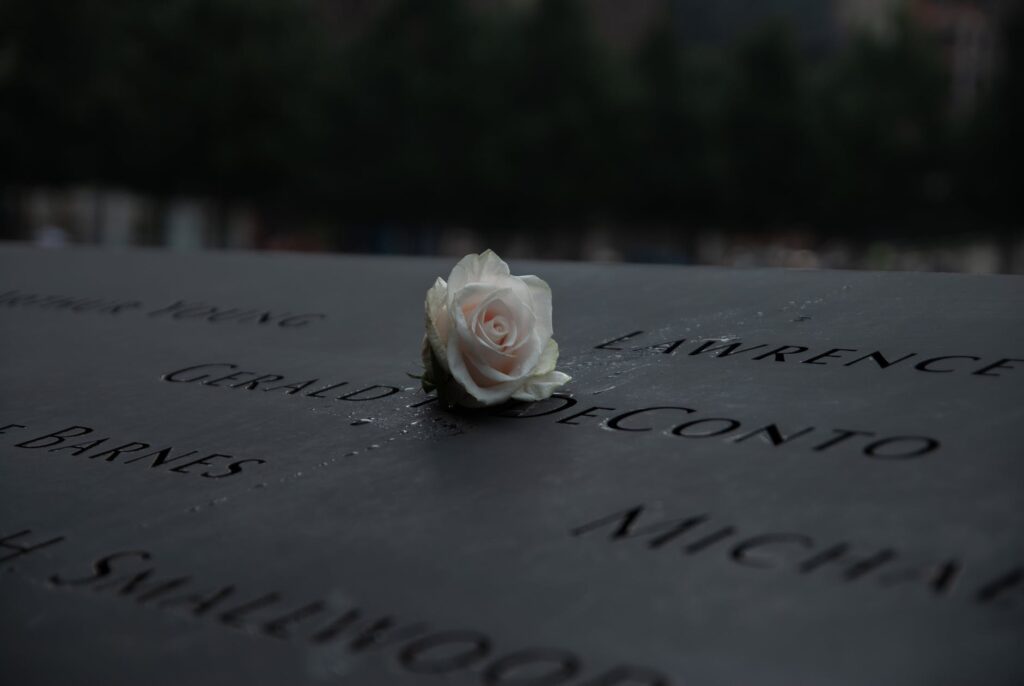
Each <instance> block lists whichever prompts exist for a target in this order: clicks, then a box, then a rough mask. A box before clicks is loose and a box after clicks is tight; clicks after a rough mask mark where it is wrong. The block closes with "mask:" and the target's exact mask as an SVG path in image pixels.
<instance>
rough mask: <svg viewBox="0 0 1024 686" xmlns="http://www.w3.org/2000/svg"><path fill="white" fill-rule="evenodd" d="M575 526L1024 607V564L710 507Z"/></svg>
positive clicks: (601, 536)
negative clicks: (968, 560) (930, 555)
mask: <svg viewBox="0 0 1024 686" xmlns="http://www.w3.org/2000/svg"><path fill="white" fill-rule="evenodd" d="M569 533H570V534H571V535H572V536H574V537H586V538H587V539H589V540H604V541H607V542H611V543H619V544H627V543H629V544H632V547H633V549H634V550H635V551H637V552H638V553H639V552H640V551H644V550H646V551H648V552H650V551H661V552H662V554H675V555H677V556H678V557H679V559H680V560H681V561H684V560H689V559H691V558H695V557H699V558H700V559H701V560H702V561H704V563H705V564H706V563H707V562H708V561H709V560H712V559H715V560H718V561H719V562H723V563H731V564H733V565H736V566H738V567H742V568H746V569H754V570H761V571H776V572H789V573H791V574H798V575H801V576H809V575H814V576H815V577H821V576H825V575H831V577H832V578H833V579H836V580H838V581H840V582H843V583H852V582H855V581H857V582H860V583H866V584H869V585H872V586H874V587H876V588H901V589H903V590H904V591H907V590H912V589H917V590H918V591H923V592H925V593H927V594H928V595H930V596H932V597H934V598H944V597H948V596H952V595H959V596H961V597H964V598H965V599H967V600H970V601H972V602H974V603H977V604H979V605H984V606H992V607H1002V608H1004V609H1017V610H1020V609H1024V603H1022V602H1021V601H1022V600H1024V597H1022V591H1024V565H1018V566H1016V567H1014V568H1011V569H1004V570H1001V571H998V572H997V573H993V572H989V571H980V570H978V569H973V570H972V569H969V567H968V565H966V564H965V563H964V562H963V561H962V559H960V558H959V557H958V556H947V557H940V558H937V559H931V560H920V559H911V558H910V557H909V556H907V555H906V554H904V553H901V552H900V551H898V550H896V549H895V548H892V547H887V546H877V545H874V546H872V545H869V544H865V543H856V544H855V543H853V542H850V541H822V540H820V538H819V537H818V536H815V535H812V534H810V533H807V532H805V531H791V530H790V531H763V530H762V531H754V532H751V531H750V530H749V529H748V528H747V527H745V526H744V527H740V526H738V525H736V524H735V523H733V522H728V521H723V520H721V519H720V518H718V517H713V516H712V515H711V514H709V513H696V514H692V513H691V514H687V515H685V516H683V517H670V518H658V517H657V516H656V515H652V514H651V513H650V512H648V508H647V507H645V506H644V505H637V506H635V507H629V508H626V509H624V510H620V511H617V512H612V513H610V514H603V515H601V516H599V517H597V518H596V519H593V520H590V521H586V522H580V523H578V524H577V525H575V526H573V527H572V528H571V529H570V531H569Z"/></svg>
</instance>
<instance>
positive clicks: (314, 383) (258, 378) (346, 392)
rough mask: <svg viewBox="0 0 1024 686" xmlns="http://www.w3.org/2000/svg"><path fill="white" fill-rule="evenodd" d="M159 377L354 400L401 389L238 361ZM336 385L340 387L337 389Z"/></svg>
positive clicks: (361, 399)
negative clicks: (272, 370)
mask: <svg viewBox="0 0 1024 686" xmlns="http://www.w3.org/2000/svg"><path fill="white" fill-rule="evenodd" d="M160 378H161V379H163V380H164V381H169V382H171V383H198V384H202V385H203V386H211V387H213V388H223V389H228V390H230V389H236V390H238V389H241V390H245V391H265V392H268V393H279V394H281V395H299V396H302V397H305V398H321V399H324V400H349V401H353V402H365V401H368V400H380V399H381V398H386V397H388V396H390V395H394V394H395V393H399V392H400V391H401V390H402V389H400V388H398V387H397V386H388V385H384V384H373V385H370V386H361V387H359V388H352V387H351V386H350V385H349V382H348V381H322V380H320V379H319V378H313V379H295V378H288V377H286V376H285V375H284V374H263V373H260V372H250V371H245V370H242V369H239V366H238V365H237V364H231V363H230V362H213V363H206V364H197V365H194V366H191V367H185V368H184V369H177V370H175V371H172V372H167V373H166V374H164V375H162V376H161V377H160ZM338 389H343V390H342V391H341V392H340V393H339V392H338Z"/></svg>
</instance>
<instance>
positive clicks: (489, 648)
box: [0, 529, 672, 686]
mask: <svg viewBox="0 0 1024 686" xmlns="http://www.w3.org/2000/svg"><path fill="white" fill-rule="evenodd" d="M64 540H65V537H63V536H56V537H50V536H39V535H37V534H33V533H32V531H31V530H30V529H23V530H21V531H19V532H17V533H15V534H13V535H9V536H6V537H3V538H0V563H9V562H11V561H13V560H15V559H18V558H21V557H24V556H26V555H30V554H32V553H34V552H36V551H38V550H43V549H46V548H48V547H50V546H53V545H57V544H59V543H60V542H62V541H64ZM153 559H154V555H153V554H152V553H150V552H149V551H147V550H144V549H138V548H132V549H126V550H118V551H114V552H110V553H107V554H104V555H100V556H99V557H97V558H96V559H94V560H92V561H91V563H90V564H88V565H83V569H78V570H71V571H60V572H57V573H54V574H51V575H49V576H47V577H45V578H46V580H47V582H48V583H49V584H50V585H51V586H52V587H53V588H57V589H69V590H81V591H91V592H95V593H103V594H109V595H110V596H112V597H114V598H119V599H121V600H123V601H127V602H132V603H135V604H137V605H142V606H145V607H148V608H151V609H153V610H155V611H161V612H169V613H175V614H176V615H179V616H185V617H189V618H191V619H194V620H197V621H206V622H210V623H212V624H217V625H220V626H222V627H225V628H230V629H235V630H240V631H245V632H248V633H251V634H255V635H257V636H261V637H264V638H267V639H276V640H282V641H288V642H291V643H295V644H299V645H302V646H305V647H308V648H319V647H328V646H329V647H333V648H335V649H339V648H340V649H341V650H343V651H344V652H345V653H346V655H348V656H352V658H359V657H362V656H369V655H385V656H387V657H388V658H389V659H390V660H391V661H392V663H393V664H394V665H395V666H396V667H397V669H398V670H399V671H400V672H401V673H403V674H406V675H409V676H422V675H430V676H435V677H445V676H451V677H453V678H454V677H456V676H459V677H461V678H462V679H466V678H472V679H474V682H475V683H478V684H482V685H483V686H528V685H531V684H532V685H534V686H538V685H541V684H546V685H548V686H670V685H671V683H672V682H671V681H670V680H669V678H668V677H666V676H665V675H664V674H662V673H661V672H659V671H657V670H654V669H650V668H647V667H642V666H635V665H627V664H616V663H614V662H610V664H609V661H607V660H605V659H604V658H603V657H602V658H600V659H597V660H594V661H593V662H590V661H586V662H585V661H584V660H583V658H582V657H580V656H579V655H578V654H576V653H575V652H573V651H571V650H567V649H565V648H559V647H548V646H534V647H525V648H517V649H513V650H507V649H500V648H499V645H498V643H497V641H495V640H494V639H493V638H492V637H491V636H490V635H489V634H487V633H485V632H483V631H480V630H476V629H463V628H458V629H448V628H436V627H434V626H432V625H431V624H430V623H429V622H426V621H421V620H415V621H407V620H404V619H400V618H398V617H396V616H395V615H394V614H391V613H376V612H371V611H369V610H368V609H366V608H365V607H363V606H356V605H348V606H344V607H338V606H337V604H336V603H332V602H330V601H328V600H326V599H312V600H304V601H301V602H295V601H294V600H293V601H288V599H287V598H286V594H285V593H283V592H281V591H277V590H268V591H265V592H257V593H253V592H248V593H245V592H243V591H242V590H241V588H240V586H239V585H237V584H235V583H231V582H228V583H223V582H214V583H211V582H210V581H208V580H205V579H202V578H199V577H197V575H195V574H192V573H189V574H182V573H180V572H179V571H175V572H173V573H163V572H161V571H160V570H158V569H157V567H156V566H155V565H154V564H153ZM601 662H605V663H606V664H604V665H600V664H599V663H601ZM459 683H470V682H469V681H460V682H459Z"/></svg>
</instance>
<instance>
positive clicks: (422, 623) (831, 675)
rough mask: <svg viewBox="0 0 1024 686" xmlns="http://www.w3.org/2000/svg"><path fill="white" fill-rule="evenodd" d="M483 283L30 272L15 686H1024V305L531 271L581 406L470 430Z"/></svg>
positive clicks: (23, 320) (18, 456) (155, 269)
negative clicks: (442, 332)
mask: <svg viewBox="0 0 1024 686" xmlns="http://www.w3.org/2000/svg"><path fill="white" fill-rule="evenodd" d="M452 263H453V261H451V260H442V259H404V258H369V257H298V256H280V255H274V256H266V255H257V256H251V255H232V254H226V255H198V256H189V257H181V256H175V255H170V254H165V253H158V252H145V251H139V252H130V253H121V254H117V253H102V252H94V251H84V250H83V251H66V252H37V251H34V250H30V249H27V248H22V247H18V246H7V247H5V248H3V249H2V251H0V327H2V331H3V333H2V340H0V353H2V360H3V363H2V370H0V388H2V414H0V427H4V426H6V427H7V428H4V429H3V433H2V434H0V538H2V539H4V541H3V543H2V544H0V560H3V562H0V568H2V569H3V571H4V573H3V575H2V576H0V614H2V620H0V664H2V665H3V672H4V674H5V675H6V678H5V680H7V678H10V683H108V684H140V683H146V684H161V683H166V684H180V683H190V684H214V683H218V684H220V683H260V684H263V683H266V684H278V683H280V684H285V683H287V684H299V683H341V684H395V685H396V686H399V685H402V684H410V685H412V684H421V683H422V684H432V683H446V684H447V683H451V684H481V683H483V684H520V685H522V684H562V683H565V684H591V685H593V684H604V685H605V686H610V685H612V684H615V685H620V684H621V685H622V686H626V685H627V684H629V685H634V684H656V683H671V684H675V685H680V684H682V685H686V686H690V685H699V686H705V685H706V686H726V685H729V686H731V685H735V684H778V685H779V686H783V685H785V686H791V685H793V684H843V685H845V684H871V685H872V686H883V685H887V684H893V685H901V686H902V685H908V684H928V685H932V684H950V685H953V684H957V685H959V684H972V685H975V684H1019V683H1021V682H1022V681H1024V658H1022V657H1021V655H1022V651H1021V647H1020V646H1021V645H1022V638H1024V578H1022V573H1021V571H1020V570H1021V569H1022V567H1024V540H1022V537H1021V530H1022V524H1024V498H1022V496H1024V461H1022V460H1021V454H1020V445H1021V440H1020V437H1019V431H1020V427H1021V425H1022V420H1024V403H1022V399H1024V397H1022V396H1024V392H1022V389H1024V384H1022V380H1024V361H1019V359H1018V360H1017V361H1014V358H1024V350H1022V349H1021V343H1022V340H1024V337H1022V333H1024V326H1022V321H1021V313H1022V312H1024V288H1022V281H1021V280H1020V279H1017V278H1013V277H970V276H959V275H926V274H871V273H853V272H802V271H769V270H751V271H732V270H720V269H700V268H672V267H640V266H595V265H575V264H561V263H517V262H513V263H512V267H513V272H514V273H536V274H538V275H540V276H541V277H543V278H544V279H546V280H547V281H548V282H549V283H550V284H551V286H552V288H553V291H554V295H555V337H556V339H557V340H558V342H559V343H560V346H561V350H562V358H561V362H560V364H559V368H560V369H563V370H565V371H566V372H568V373H569V374H571V375H573V376H574V381H573V382H572V383H571V384H570V385H569V386H568V387H567V389H566V391H567V395H566V396H565V397H563V398H557V399H552V400H550V401H546V402H545V403H541V404H538V405H535V406H532V407H513V408H506V409H504V410H502V411H501V412H497V413H490V414H481V413H468V414H467V413H461V414H457V413H450V412H446V411H444V410H442V409H440V408H438V407H437V406H436V404H434V403H429V402H428V403H426V404H422V403H424V402H425V401H427V400H428V396H425V395H423V394H422V393H421V392H420V391H419V390H418V388H417V383H416V381H415V380H413V379H410V378H409V377H408V376H407V373H417V372H418V359H419V346H420V339H421V336H422V326H423V323H422V318H423V314H422V307H423V296H424V293H425V291H426V289H427V288H428V286H429V285H430V284H431V283H432V281H433V279H434V277H436V276H439V275H440V276H447V272H448V271H449V270H450V268H451V266H452ZM15 291H16V292H15ZM32 296H36V297H34V298H33V297H32ZM42 296H66V297H68V298H75V299H76V300H74V301H71V300H64V301H61V300H58V299H56V298H50V299H49V300H47V299H45V298H43V297H42ZM81 299H98V300H100V301H102V302H93V303H91V304H90V303H86V302H84V300H81ZM178 301H185V302H187V303H188V304H186V305H178V306H174V303H176V302H178ZM200 304H203V306H202V307H200ZM189 308H190V309H189ZM204 308H205V309H204ZM210 308H215V309H210ZM635 332H640V333H635ZM629 334H634V335H632V336H630V337H628V338H623V337H625V336H627V335H629ZM615 339H622V340H615ZM683 339H686V340H683ZM680 341H682V342H680ZM709 341H712V342H711V343H709ZM734 343H739V345H738V346H736V347H733V348H728V347H723V346H728V345H731V344H734ZM780 346H789V348H782V349H780ZM801 349H802V350H801ZM723 352H725V353H731V354H726V355H724V356H723V355H722V353H723ZM198 365H220V366H216V367H213V366H210V367H203V368H201V369H193V370H191V371H182V370H185V369H186V368H191V367H196V366H198ZM231 365H234V366H231ZM885 365H888V366H885ZM229 374H236V375H237V376H234V377H232V378H227V379H224V377H226V376H228V375H229ZM271 375H272V376H271ZM275 376H279V377H281V378H280V379H276V380H275V379H273V377H275ZM257 377H263V379H262V380H260V381H259V382H258V383H256V384H255V387H253V388H249V387H246V385H245V384H246V383H251V382H253V381H254V380H256V379H257ZM218 379H222V380H220V381H218ZM313 379H315V380H316V381H315V382H314V383H311V384H307V383H306V382H308V381H310V380H313ZM210 382H212V383H210ZM332 386H333V388H330V389H329V390H326V391H321V390H320V389H324V388H328V387H332ZM391 388H394V389H398V390H397V392H392V391H390V390H389V389H391ZM267 389H269V390H267ZM385 393H388V394H389V395H387V396H386V397H380V398H377V399H373V398H375V397H376V396H378V395H383V394H385ZM349 394H352V395H350V397H348V398H343V397H342V396H345V395H349ZM311 396H313V397H311ZM317 396H319V397H317ZM339 398H340V399H339ZM654 408H659V409H654ZM7 425H21V426H7ZM72 427H79V428H78V429H72ZM86 429H88V431H86ZM61 431H63V433H61V434H60V435H57V436H53V435H52V434H54V433H55V432H61ZM99 439H106V440H104V441H99ZM94 441H99V442H98V443H95V444H93V443H92V442H94ZM119 447H121V448H123V449H124V451H123V452H121V453H113V452H110V451H111V450H112V449H117V448H119ZM192 451H194V452H192ZM210 456H213V457H210ZM196 460H203V461H201V462H198V463H197V462H195V461H196ZM242 460H251V461H249V462H241V461H242ZM258 460H262V462H258ZM190 462H192V463H193V464H189V463H190ZM232 464H234V465H236V466H235V470H236V471H232V468H231V466H230V465H232ZM33 546H39V547H38V548H36V549H32V548H33ZM147 571H148V574H147V573H146V572H147Z"/></svg>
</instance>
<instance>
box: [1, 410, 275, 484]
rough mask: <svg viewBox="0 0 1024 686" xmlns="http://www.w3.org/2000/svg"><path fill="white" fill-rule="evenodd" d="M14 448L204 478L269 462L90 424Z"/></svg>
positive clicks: (16, 427) (8, 427)
mask: <svg viewBox="0 0 1024 686" xmlns="http://www.w3.org/2000/svg"><path fill="white" fill-rule="evenodd" d="M27 428H28V427H27V426H26V425H24V424H6V425H3V426H0V434H6V433H9V432H11V431H15V432H19V437H21V435H23V434H24V431H22V430H23V429H27ZM13 445H14V447H15V448H19V449H21V450H29V451H33V452H37V453H38V454H50V453H59V454H60V455H74V456H82V457H85V458H86V459H89V460H95V461H96V462H117V463H119V464H140V465H146V466H148V467H149V468H150V469H163V470H166V471H168V472H174V473H175V474H188V475H193V476H199V477H202V478H205V479H224V478H227V477H231V476H235V475H237V474H241V473H242V472H243V470H245V469H251V468H252V467H255V466H256V465H260V464H263V463H265V462H266V460H262V459H259V458H245V459H242V458H237V457H235V456H233V455H229V454H227V453H215V452H209V451H203V450H195V449H193V450H188V449H185V448H181V449H178V448H174V447H172V446H161V445H160V444H154V443H146V442H142V441H135V440H131V441H126V440H124V439H123V438H120V439H119V438H113V437H111V436H103V435H102V434H97V432H96V431H95V430H94V429H93V428H92V427H88V426H80V425H71V426H67V427H64V428H61V429H58V430H57V431H52V432H49V433H45V434H42V435H33V436H32V437H31V438H28V439H26V440H23V441H20V442H18V443H14V444H13Z"/></svg>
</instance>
